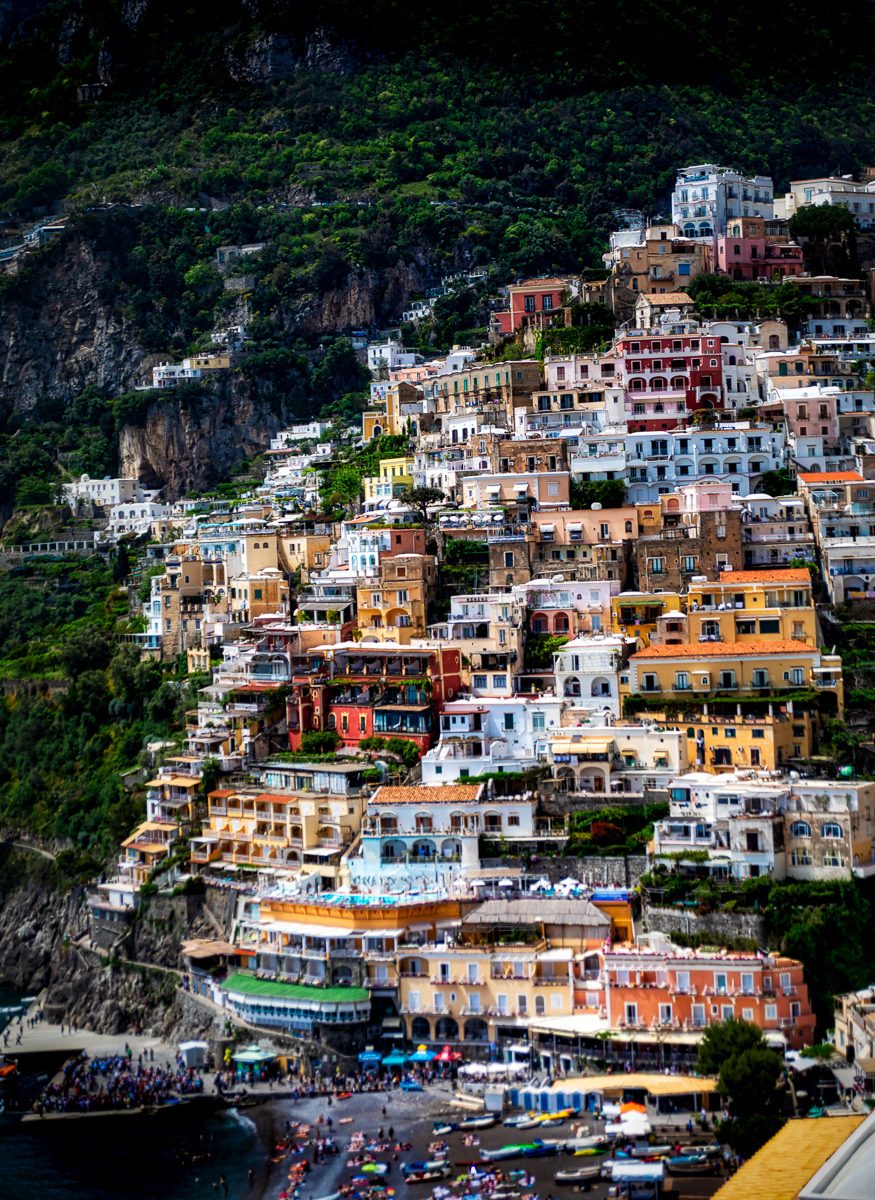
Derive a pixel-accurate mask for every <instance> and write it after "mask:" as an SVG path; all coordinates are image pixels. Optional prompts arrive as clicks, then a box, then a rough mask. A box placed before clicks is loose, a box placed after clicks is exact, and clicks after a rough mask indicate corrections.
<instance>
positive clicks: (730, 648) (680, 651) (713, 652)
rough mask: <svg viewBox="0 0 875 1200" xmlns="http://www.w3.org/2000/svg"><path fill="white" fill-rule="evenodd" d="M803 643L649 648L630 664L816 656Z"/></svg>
mask: <svg viewBox="0 0 875 1200" xmlns="http://www.w3.org/2000/svg"><path fill="white" fill-rule="evenodd" d="M818 653H819V651H818V650H815V648H814V647H813V646H806V644H805V642H717V643H715V644H714V645H711V644H707V645H702V644H701V643H698V644H696V645H679V646H650V647H648V649H647V650H639V651H638V653H637V654H633V655H632V657H631V659H630V660H629V661H630V662H635V661H636V660H637V659H639V658H748V657H751V656H753V657H758V656H760V655H763V654H818Z"/></svg>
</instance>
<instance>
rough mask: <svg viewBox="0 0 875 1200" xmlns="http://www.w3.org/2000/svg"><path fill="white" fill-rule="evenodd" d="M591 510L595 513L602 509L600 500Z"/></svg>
mask: <svg viewBox="0 0 875 1200" xmlns="http://www.w3.org/2000/svg"><path fill="white" fill-rule="evenodd" d="M590 508H591V509H592V511H593V512H598V511H599V509H600V508H601V504H600V503H599V501H598V500H596V502H595V503H594V504H591V505H590Z"/></svg>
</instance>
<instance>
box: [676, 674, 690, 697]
mask: <svg viewBox="0 0 875 1200" xmlns="http://www.w3.org/2000/svg"><path fill="white" fill-rule="evenodd" d="M674 690H675V691H676V692H688V691H690V677H689V675H688V674H687V672H686V671H679V672H678V673H677V675H675V677H674Z"/></svg>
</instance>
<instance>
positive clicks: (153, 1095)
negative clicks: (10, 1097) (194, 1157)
mask: <svg viewBox="0 0 875 1200" xmlns="http://www.w3.org/2000/svg"><path fill="white" fill-rule="evenodd" d="M203 1087H204V1084H203V1080H202V1079H201V1077H200V1075H199V1074H198V1073H197V1071H195V1069H194V1068H193V1067H186V1066H185V1065H184V1064H183V1063H182V1060H181V1059H177V1062H176V1064H175V1065H174V1064H173V1063H170V1062H167V1063H165V1064H164V1066H161V1065H160V1064H156V1063H155V1061H154V1051H153V1052H152V1056H151V1058H150V1059H149V1060H148V1061H147V1060H146V1058H144V1056H143V1055H142V1054H141V1055H139V1058H138V1059H137V1061H136V1062H134V1061H133V1054H132V1052H131V1049H130V1047H129V1046H126V1047H125V1053H124V1054H119V1055H114V1056H112V1057H109V1058H95V1059H91V1058H89V1057H88V1056H87V1055H86V1054H81V1055H80V1056H79V1057H78V1058H77V1059H75V1060H73V1061H72V1062H68V1063H67V1064H66V1065H65V1067H64V1070H63V1078H62V1079H61V1080H59V1081H58V1082H57V1083H50V1084H49V1085H48V1086H47V1087H46V1088H45V1090H44V1091H43V1093H42V1095H41V1096H40V1098H39V1100H38V1101H37V1103H36V1111H37V1112H38V1113H39V1114H40V1115H41V1116H42V1115H44V1114H45V1113H47V1112H102V1111H106V1110H108V1109H131V1108H140V1107H142V1106H143V1105H149V1104H166V1103H167V1102H168V1101H176V1100H178V1099H179V1098H180V1097H181V1096H185V1095H192V1094H197V1093H198V1092H202V1091H203Z"/></svg>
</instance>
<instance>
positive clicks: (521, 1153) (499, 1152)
mask: <svg viewBox="0 0 875 1200" xmlns="http://www.w3.org/2000/svg"><path fill="white" fill-rule="evenodd" d="M533 1149H534V1143H532V1142H525V1143H522V1144H519V1145H515V1144H511V1145H509V1146H497V1147H496V1149H495V1150H481V1151H480V1157H481V1158H482V1159H485V1161H486V1162H498V1160H499V1159H503V1158H523V1157H525V1156H526V1155H527V1154H528V1152H529V1150H533Z"/></svg>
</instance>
